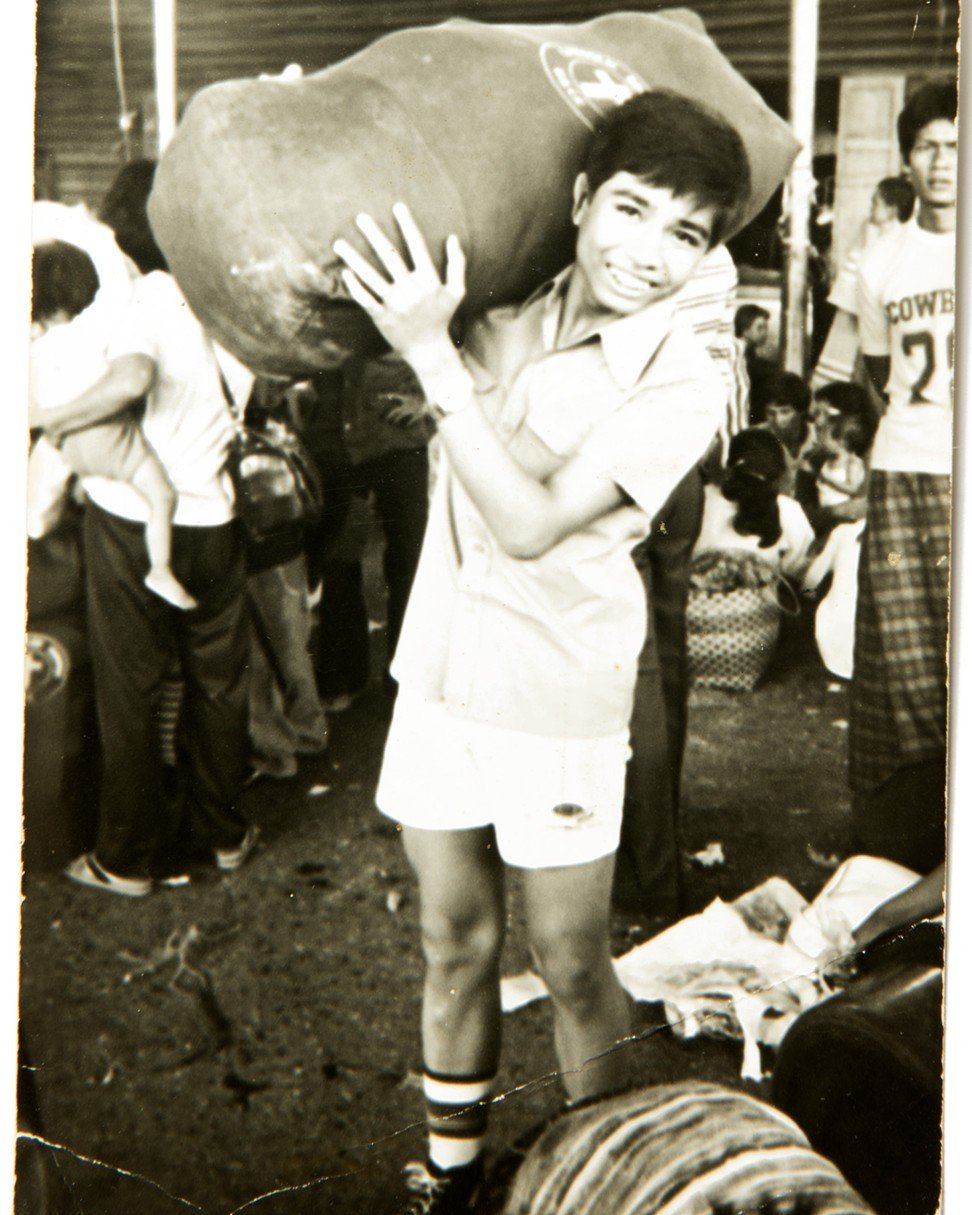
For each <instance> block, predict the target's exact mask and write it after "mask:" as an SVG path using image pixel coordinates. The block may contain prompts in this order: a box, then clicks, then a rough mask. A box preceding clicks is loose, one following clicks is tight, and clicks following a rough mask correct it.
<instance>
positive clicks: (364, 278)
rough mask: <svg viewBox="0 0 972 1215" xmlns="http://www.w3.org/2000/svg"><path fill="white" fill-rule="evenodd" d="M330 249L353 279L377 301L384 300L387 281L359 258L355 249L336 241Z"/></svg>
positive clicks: (346, 243)
mask: <svg viewBox="0 0 972 1215" xmlns="http://www.w3.org/2000/svg"><path fill="white" fill-rule="evenodd" d="M331 248H332V250H333V251H334V253H335V254H336V255H337V256H338V257H339V258H340V259H341V261H342V262H344V264H345V265H346V266H347V267H348V269H349V270H352V271H353V272H354V274H355V277H356V278H358V279H360V281H361V282H362V283H364V285H365V286H366V287H367V288H368V290H369V291H371V292H372V293H373V294H374V295H376V296H377V297H378V299H383V298H384V294H385V291H386V290H387V289H388V286H389V284H388V280H387V279H385V278H383V277H382V275H380V274H379V273H378V271H377V270H376V269H375V268H374V266H372V264H371V263H370V262H369V261H368V260H367V259H366V258H363V257H362V256H361V254H360V253H359V252H358V251H357V249H353V248H352V247H351V246H350V245H349V244H348V242H347V241H346V240H336V241H335V242H334V244H333V245H332V246H331ZM342 273H343V271H342Z"/></svg>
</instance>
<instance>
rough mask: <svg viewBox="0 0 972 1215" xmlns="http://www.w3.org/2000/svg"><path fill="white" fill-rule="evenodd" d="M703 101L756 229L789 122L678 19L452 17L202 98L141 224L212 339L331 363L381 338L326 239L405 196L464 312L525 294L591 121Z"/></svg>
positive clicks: (288, 364) (305, 364)
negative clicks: (714, 114) (461, 277)
mask: <svg viewBox="0 0 972 1215" xmlns="http://www.w3.org/2000/svg"><path fill="white" fill-rule="evenodd" d="M661 87H664V88H670V89H674V90H675V91H678V92H681V93H684V94H687V95H689V96H691V97H694V98H697V99H699V100H701V101H704V102H707V103H708V104H709V105H710V106H712V107H713V108H714V109H716V110H718V111H720V112H721V113H723V114H724V115H726V117H727V118H729V119H730V120H731V121H732V122H733V123H734V125H735V126H736V128H737V129H738V131H739V133H740V135H741V136H742V138H743V140H744V142H745V144H746V147H747V151H748V154H749V160H750V164H751V169H752V174H753V182H754V184H753V190H752V196H751V198H750V202H749V206H748V208H747V209H746V213H745V215H744V216H743V217H742V219H743V220H745V221H748V220H749V219H752V218H753V216H755V215H756V214H757V213H758V212H759V210H760V209H761V208H762V207H763V205H764V204H765V203H766V201H767V200H768V198H769V197H770V195H771V194H772V192H773V190H774V189H775V188H776V187H777V186H778V185H779V183H780V181H781V180H782V178H783V177H784V176H785V174H786V172H787V169H788V168H789V165H790V163H791V162H792V159H793V157H794V155H795V153H796V148H797V145H796V142H795V140H794V138H793V136H792V133H791V132H790V130H789V128H788V127H787V126H786V124H785V123H784V122H783V121H782V120H781V119H780V118H778V117H777V116H776V115H775V114H773V113H772V111H770V110H769V109H768V108H767V107H766V105H765V104H764V103H763V101H762V100H761V99H760V97H759V96H758V94H757V93H756V92H755V91H754V90H753V89H752V88H751V87H750V86H749V85H748V84H747V83H746V81H745V80H743V78H742V77H741V76H739V74H738V73H737V72H736V71H735V70H734V69H733V68H732V67H731V66H730V64H729V63H728V62H727V61H726V59H724V58H723V56H722V55H721V53H720V52H719V51H718V50H717V48H716V46H715V44H714V43H713V42H711V41H710V39H709V38H708V37H707V36H706V33H705V29H704V27H703V25H702V23H701V21H700V20H699V19H698V18H697V17H695V16H694V14H691V13H688V12H685V11H683V10H669V11H667V12H665V13H663V14H644V13H614V14H611V15H609V16H604V17H599V18H597V19H596V20H593V21H588V22H584V23H582V24H578V25H482V24H478V23H476V22H472V21H465V20H453V21H447V22H445V23H444V24H442V25H438V26H434V27H430V28H419V29H411V30H404V31H400V32H398V33H394V34H390V35H388V36H387V37H384V38H381V39H379V40H378V41H377V42H375V43H373V44H372V45H371V46H369V47H367V48H366V49H365V50H363V51H361V52H359V53H358V54H356V55H354V56H352V57H351V58H349V59H347V60H345V61H344V62H342V63H338V64H336V65H334V66H333V67H330V68H327V69H326V70H324V71H322V72H318V73H316V74H314V75H311V76H308V77H305V78H302V79H296V80H293V79H283V78H278V79H269V80H268V79H259V80H235V81H227V82H223V83H220V84H215V85H212V86H210V87H209V88H206V89H203V90H202V91H201V92H199V93H197V94H196V96H195V97H193V98H192V100H191V101H190V103H189V106H188V108H187V110H186V113H185V116H184V118H183V120H182V122H181V124H180V126H179V128H178V129H177V131H176V134H175V137H174V139H173V140H172V142H171V144H170V145H169V147H168V148H167V149H166V151H165V153H164V155H163V156H162V159H161V163H160V165H159V169H158V172H157V174H156V177H155V183H154V189H153V191H152V196H151V198H150V200H149V217H150V220H151V223H152V227H153V229H154V231H155V235H156V238H157V240H158V242H159V245H160V246H161V248H162V250H163V252H164V253H165V256H166V258H167V259H168V261H169V265H170V267H171V269H172V272H173V274H174V275H175V277H176V279H177V280H178V281H179V285H180V286H181V287H182V290H183V292H184V293H185V296H186V298H187V300H188V301H189V303H190V304H191V306H192V308H193V309H194V310H195V312H196V313H197V314H198V316H199V317H200V319H201V320H202V321H203V323H204V324H205V325H206V326H207V328H208V329H210V331H211V332H212V334H213V336H214V337H215V338H216V339H217V340H218V341H219V342H220V343H221V344H222V345H224V346H225V347H226V348H227V349H228V350H230V351H232V353H233V354H235V355H236V356H237V357H239V358H240V359H242V360H243V361H244V362H245V363H247V364H249V366H250V367H252V368H253V369H254V370H255V371H261V372H266V373H269V374H297V373H305V372H308V371H312V370H315V369H319V368H323V367H327V366H328V365H332V364H333V360H334V357H335V355H336V354H337V353H339V349H338V348H341V347H345V348H346V347H349V346H350V347H354V348H356V349H359V350H365V349H367V348H368V347H369V344H371V345H373V343H374V338H375V335H374V332H373V330H372V329H371V326H370V322H368V321H367V319H366V318H365V317H364V314H363V313H362V312H361V310H360V309H358V308H357V307H356V306H354V305H352V304H350V303H349V302H348V301H347V298H346V293H345V291H344V288H343V284H342V283H341V280H340V277H339V273H338V265H337V261H336V259H335V258H334V256H333V254H332V253H331V245H332V243H333V241H334V240H335V238H336V237H337V236H339V235H340V236H343V237H345V238H346V239H349V240H351V241H352V243H355V244H357V245H358V247H359V248H361V249H362V251H364V248H365V246H364V245H363V242H361V240H360V238H359V237H358V234H357V231H356V229H355V227H354V223H353V220H354V216H355V215H356V214H357V213H358V212H360V211H368V212H370V213H371V214H373V215H374V216H375V217H376V218H377V219H378V220H379V221H380V222H382V223H384V224H385V225H386V227H388V228H389V229H390V230H394V225H393V223H392V220H391V214H390V212H391V206H392V204H393V203H394V202H396V201H397V200H399V199H401V200H403V201H404V202H406V203H408V205H409V206H410V207H411V209H412V212H413V213H414V215H415V216H416V218H417V219H418V222H419V225H420V227H421V228H422V230H423V231H424V232H425V234H426V236H427V237H428V238H429V241H430V244H431V246H432V248H433V250H435V251H439V250H440V249H441V243H442V242H443V241H444V239H445V237H446V236H447V235H448V234H449V233H450V232H455V233H456V234H457V235H458V236H459V238H460V240H461V242H462V244H463V247H464V249H465V250H466V253H467V256H468V285H469V289H468V298H467V303H466V306H467V308H468V309H469V310H471V311H479V310H481V309H482V308H484V307H486V306H489V305H492V304H496V303H502V302H507V301H509V300H513V299H519V298H522V297H524V296H525V295H526V294H528V293H529V292H530V291H531V290H532V289H533V288H534V287H535V286H537V285H538V283H540V282H542V281H543V280H544V279H545V278H547V277H548V276H549V275H550V274H552V273H554V272H555V271H557V270H558V269H560V268H561V267H562V266H563V265H565V264H566V263H567V262H568V261H569V260H570V258H571V256H572V252H573V244H572V232H573V229H572V225H571V223H570V201H571V187H572V185H573V181H574V178H575V177H576V175H577V172H578V171H579V169H580V167H581V161H582V158H583V154H584V150H585V148H586V145H587V142H588V139H589V136H590V132H591V129H592V127H593V124H594V122H595V120H596V118H597V116H598V115H599V114H601V113H603V112H604V111H605V110H606V109H607V108H609V107H611V106H613V105H616V104H618V103H620V102H621V101H624V100H625V99H626V98H627V97H629V96H631V95H633V94H634V93H637V92H642V91H644V90H646V89H648V88H661Z"/></svg>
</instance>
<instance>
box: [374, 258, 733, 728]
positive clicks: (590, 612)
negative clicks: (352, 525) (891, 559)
mask: <svg viewBox="0 0 972 1215" xmlns="http://www.w3.org/2000/svg"><path fill="white" fill-rule="evenodd" d="M569 273H570V271H569V270H568V271H567V272H565V275H562V276H560V277H559V278H558V279H557V280H555V282H554V284H553V285H552V286H551V285H548V287H547V289H542V290H541V291H540V292H538V293H537V294H536V295H534V296H533V297H532V298H531V299H530V300H528V301H527V302H526V303H525V304H523V305H521V306H519V307H510V308H501V309H497V310H495V311H493V312H491V313H488V314H487V315H486V317H485V318H483V320H482V321H481V322H479V323H478V324H477V325H476V326H474V327H473V329H472V330H471V332H470V334H469V337H468V340H467V344H466V350H465V356H466V358H467V363H468V365H469V367H470V370H471V371H472V373H473V378H474V380H475V382H476V392H477V399H478V401H479V403H480V405H481V407H482V408H483V410H484V412H485V413H486V414H487V416H488V417H490V418H491V420H492V422H493V425H494V426H495V428H496V430H497V433H498V434H499V435H500V437H501V439H502V440H503V441H504V442H506V443H510V442H511V441H512V439H513V437H514V436H515V435H516V434H517V433H518V431H520V429H521V428H527V429H528V430H529V431H531V432H533V434H534V435H535V436H537V437H538V438H539V439H540V440H542V443H543V444H544V445H546V447H547V448H549V449H550V452H551V453H553V455H552V459H553V463H554V466H555V467H556V466H558V461H559V462H561V463H562V462H566V461H567V460H568V459H570V458H572V457H573V456H575V455H579V454H580V455H582V456H583V458H585V459H587V460H590V461H592V462H593V463H594V464H596V465H597V466H599V467H600V468H601V469H602V470H603V471H604V472H605V473H606V474H607V475H608V476H609V477H611V478H612V479H613V480H614V481H615V483H616V484H617V485H618V486H619V487H620V488H621V489H622V490H623V491H624V492H625V494H626V495H627V496H628V497H629V499H630V504H627V505H622V506H620V507H619V508H618V509H616V510H614V511H611V512H610V513H609V514H607V515H604V516H602V517H601V518H600V519H598V520H596V521H595V522H593V523H591V524H589V525H588V526H587V527H585V528H583V529H581V530H580V531H578V532H576V533H575V534H573V535H571V536H569V537H567V538H566V539H564V540H563V541H561V542H560V543H559V544H557V545H555V546H554V547H553V548H552V549H550V550H549V551H548V552H547V553H545V554H543V555H542V556H540V557H537V558H535V559H532V560H521V559H517V558H513V557H510V556H509V555H507V554H506V553H504V551H503V550H502V548H501V547H500V546H499V544H498V543H497V542H496V540H495V538H494V537H493V535H492V534H491V532H490V530H489V528H488V527H487V526H486V524H485V522H484V520H483V519H482V516H481V515H480V514H479V511H478V510H477V509H476V507H475V506H474V505H473V503H472V502H471V501H470V499H469V498H468V496H467V495H466V493H465V491H464V490H463V489H462V487H461V485H460V484H459V483H458V481H457V479H456V478H455V477H454V476H453V475H452V472H451V470H450V469H449V466H448V460H447V459H445V458H444V460H443V468H442V471H441V473H440V475H439V479H438V481H437V484H436V490H435V495H434V497H433V501H432V506H431V510H430V517H429V524H428V528H427V531H426V537H425V543H424V547H423V550H422V556H421V560H420V562H419V567H418V571H417V573H416V577H415V581H414V583H413V586H412V592H411V597H410V599H409V605H408V611H407V613H406V619H405V623H404V626H403V629H402V634H401V638H400V641H399V645H398V651H397V654H396V656H395V660H394V663H393V666H392V672H393V674H394V675H395V677H396V679H397V680H398V681H399V683H400V684H401V685H402V686H403V688H407V689H408V690H409V691H410V692H413V693H416V694H418V695H420V696H422V697H424V698H425V699H427V700H429V701H432V702H441V703H445V704H446V705H447V706H448V708H449V709H450V711H451V712H454V713H455V714H458V715H460V716H463V717H466V718H469V719H470V720H474V721H481V722H485V723H487V724H491V725H496V726H501V727H504V728H506V729H512V730H519V731H524V732H527V733H534V734H542V735H547V736H559V737H568V738H571V737H572V738H599V737H605V736H608V735H614V734H617V733H618V732H620V731H624V730H626V729H627V725H628V721H629V718H630V715H631V707H632V698H633V690H634V681H635V674H636V668H637V660H638V654H639V653H640V651H641V647H642V645H643V643H644V638H645V628H646V609H645V594H644V588H643V586H642V583H641V577H640V575H639V574H638V572H637V570H636V569H635V566H634V563H633V561H632V560H631V550H632V548H633V547H634V546H635V545H636V544H637V543H639V541H641V540H642V539H644V537H645V536H646V535H647V534H648V531H649V527H650V524H651V519H652V516H653V515H654V514H655V513H656V512H657V511H658V509H659V508H660V507H661V506H662V505H663V504H664V502H665V500H666V499H667V498H668V496H669V495H670V493H671V492H672V490H673V489H674V488H675V486H676V485H677V484H678V482H679V481H680V480H681V479H682V478H683V477H684V476H685V475H686V473H687V472H688V471H689V470H690V469H691V468H692V467H693V466H694V465H695V464H696V463H697V462H698V461H699V460H700V459H701V458H702V456H703V455H704V454H705V452H706V450H707V449H708V447H709V445H710V443H711V441H712V439H713V437H714V435H715V433H716V430H717V428H718V426H719V424H720V422H721V421H722V419H723V417H724V413H725V401H726V390H725V386H724V383H723V381H722V380H721V378H720V376H719V373H718V371H717V370H716V368H715V366H714V364H713V362H712V360H711V359H710V358H709V356H708V354H707V353H706V350H705V347H704V346H702V345H701V344H700V342H699V340H698V339H697V338H696V337H695V335H694V334H693V333H692V332H691V331H690V330H688V329H683V328H679V327H678V326H674V327H673V319H672V318H673V312H674V305H673V303H672V301H670V300H668V301H662V302H660V303H658V304H654V305H652V306H650V307H649V308H647V309H644V310H643V311H642V312H640V313H637V314H635V315H634V316H629V317H623V318H619V319H616V320H613V321H611V322H609V323H608V324H606V325H605V326H604V327H603V328H602V329H601V330H600V331H599V332H598V333H596V334H594V335H592V336H591V337H589V338H587V339H585V340H583V341H581V342H579V343H578V344H576V345H572V346H569V347H566V348H562V349H557V348H556V347H555V334H556V329H557V319H558V316H559V308H560V304H561V301H562V295H563V287H564V285H565V282H566V275H567V274H569ZM550 471H552V469H551V470H550ZM548 475H549V473H548Z"/></svg>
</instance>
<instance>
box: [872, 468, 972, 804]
mask: <svg viewBox="0 0 972 1215" xmlns="http://www.w3.org/2000/svg"><path fill="white" fill-rule="evenodd" d="M950 510H951V486H950V478H949V477H947V476H938V475H933V474H931V473H904V472H884V471H875V472H873V473H872V474H871V483H870V488H869V493H868V506H867V511H868V513H867V525H866V527H865V529H864V536H863V540H862V545H861V562H860V572H859V575H858V595H857V619H856V626H855V638H854V677H853V683H852V686H851V713H850V782H851V788H852V789H853V790H854V792H855V794H858V795H867V794H869V793H871V792H873V791H874V790H875V789H876V788H877V787H878V786H879V785H880V784H882V783H883V782H884V781H885V780H887V778H888V777H889V776H891V775H893V774H894V773H895V772H896V771H898V770H899V769H900V768H902V767H904V766H906V765H909V764H915V763H919V762H922V761H925V760H934V759H939V758H942V757H943V756H944V754H945V747H946V732H947V653H946V650H947V640H948V582H949V522H950Z"/></svg>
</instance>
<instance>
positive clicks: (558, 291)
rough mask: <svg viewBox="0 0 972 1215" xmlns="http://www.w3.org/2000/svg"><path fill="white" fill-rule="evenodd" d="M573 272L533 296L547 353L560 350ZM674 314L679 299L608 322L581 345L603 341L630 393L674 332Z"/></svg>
mask: <svg viewBox="0 0 972 1215" xmlns="http://www.w3.org/2000/svg"><path fill="white" fill-rule="evenodd" d="M573 269H574V267H573V266H572V265H571V266H568V267H567V268H566V269H565V270H562V271H561V272H560V273H559V274H558V275H557V276H556V277H555V278H553V279H551V280H550V281H549V282H547V283H545V284H544V285H543V286H542V287H540V288H539V289H538V290H537V291H535V292H534V293H533V295H532V296H531V297H530V301H529V302H530V303H534V302H536V303H537V304H539V306H540V307H542V309H543V311H542V315H541V321H540V324H541V332H542V335H543V347H544V349H545V350H550V351H552V350H554V349H556V338H557V325H558V323H559V321H560V310H561V308H562V307H563V301H564V294H565V292H566V289H567V282H568V280H569V278H570V275H571V273H572V272H573ZM674 312H675V297H674V296H668V297H667V298H666V299H663V300H658V301H657V302H656V303H652V304H648V305H647V306H646V307H644V308H642V309H641V310H640V311H638V312H633V313H631V315H630V316H618V317H614V318H612V319H609V320H606V321H605V322H604V324H602V325H600V326H598V327H597V328H596V329H594V330H592V332H591V333H590V334H588V336H587V337H585V338H582V339H581V341H580V342H579V343H578V345H583V344H584V343H585V342H589V341H590V340H591V339H592V338H595V337H597V338H599V339H600V342H601V349H602V351H603V352H604V361H605V363H607V366H608V370H609V371H610V373H611V375H612V377H613V378H614V380H615V382H616V383H617V385H618V386H619V387H620V388H623V389H627V390H630V389H632V388H634V386H635V384H637V382H638V380H639V379H640V377H641V375H642V373H643V372H644V370H645V368H646V367H647V366H648V364H649V363H650V362H651V360H652V359H653V358H654V357H655V354H656V353H657V351H658V348H659V347H660V346H661V344H662V342H663V341H664V339H665V337H666V336H667V335H668V333H669V331H670V330H671V327H672V317H673V314H674Z"/></svg>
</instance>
